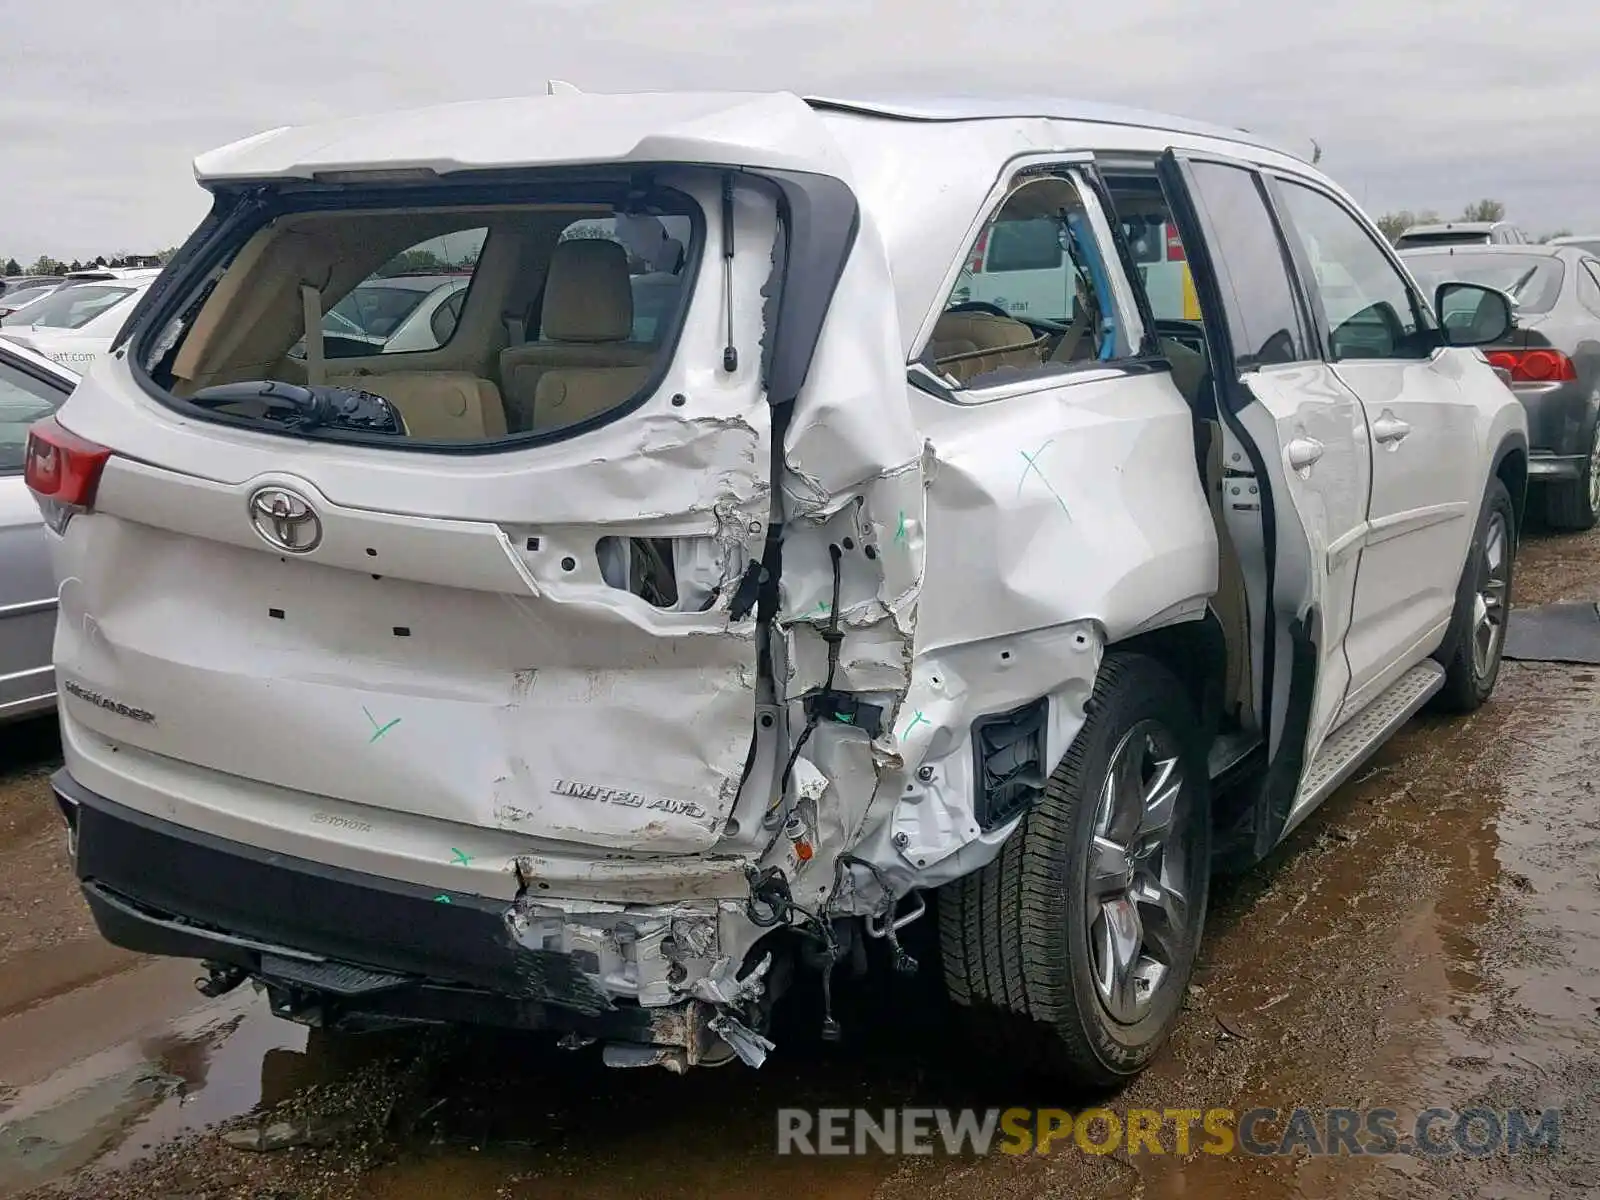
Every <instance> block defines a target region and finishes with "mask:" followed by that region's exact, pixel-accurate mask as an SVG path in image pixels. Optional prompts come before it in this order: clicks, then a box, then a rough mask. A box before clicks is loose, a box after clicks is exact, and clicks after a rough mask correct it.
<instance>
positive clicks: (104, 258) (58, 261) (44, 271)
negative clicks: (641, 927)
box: [0, 246, 178, 276]
mask: <svg viewBox="0 0 1600 1200" xmlns="http://www.w3.org/2000/svg"><path fill="white" fill-rule="evenodd" d="M177 251H178V248H177V247H176V246H169V247H167V248H166V249H165V250H157V251H156V252H155V253H154V254H129V253H127V252H126V251H123V252H122V253H120V254H112V255H105V254H102V255H99V256H98V257H96V258H91V259H89V260H88V261H86V262H85V261H81V260H79V259H76V258H75V259H73V260H72V261H71V262H68V261H67V260H66V259H64V258H53V257H51V256H50V255H48V254H41V255H40V256H39V257H38V258H36V259H34V260H33V262H32V264H30V265H29V266H26V267H24V266H23V265H22V264H21V263H19V262H18V261H17V260H16V259H15V258H10V257H7V258H5V259H4V260H3V266H0V271H3V272H4V273H5V274H6V275H7V276H11V275H65V274H66V273H67V272H68V271H91V270H94V269H95V268H96V267H108V268H110V267H161V266H165V265H166V263H167V260H168V259H170V258H171V257H172V256H173V255H174V254H176V253H177Z"/></svg>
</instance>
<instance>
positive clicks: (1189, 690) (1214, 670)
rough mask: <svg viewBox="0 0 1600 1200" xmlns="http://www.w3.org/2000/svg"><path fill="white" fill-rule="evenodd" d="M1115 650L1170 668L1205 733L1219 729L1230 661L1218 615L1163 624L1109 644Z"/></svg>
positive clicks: (1208, 613)
mask: <svg viewBox="0 0 1600 1200" xmlns="http://www.w3.org/2000/svg"><path fill="white" fill-rule="evenodd" d="M1113 651H1116V652H1121V653H1124V654H1142V655H1144V656H1146V657H1147V658H1153V659H1155V660H1156V661H1157V662H1159V663H1160V664H1161V665H1162V666H1164V667H1166V668H1167V670H1169V671H1171V672H1172V673H1173V674H1174V675H1175V676H1177V678H1178V679H1179V680H1180V681H1181V682H1182V683H1183V685H1184V690H1185V692H1186V694H1187V698H1188V700H1189V703H1190V704H1191V705H1192V706H1193V707H1194V711H1195V714H1196V715H1197V716H1198V717H1199V719H1200V729H1201V732H1202V734H1203V735H1204V736H1205V737H1206V738H1208V739H1209V737H1210V736H1211V735H1212V734H1214V733H1215V732H1216V726H1217V723H1218V721H1219V720H1220V718H1221V713H1222V685H1223V680H1224V678H1225V675H1226V671H1227V663H1228V647H1227V642H1226V640H1225V639H1224V637H1223V634H1222V624H1221V622H1219V621H1218V620H1217V618H1216V614H1214V613H1212V612H1211V611H1210V610H1209V609H1207V610H1206V615H1205V617H1204V618H1203V619H1201V620H1199V621H1181V622H1179V623H1177V624H1175V625H1163V626H1162V627H1161V628H1159V629H1151V630H1148V631H1146V632H1144V633H1140V634H1136V635H1135V636H1133V637H1130V638H1126V639H1124V640H1123V641H1120V642H1113V643H1111V644H1109V645H1108V646H1106V653H1107V654H1110V653H1112V652H1113Z"/></svg>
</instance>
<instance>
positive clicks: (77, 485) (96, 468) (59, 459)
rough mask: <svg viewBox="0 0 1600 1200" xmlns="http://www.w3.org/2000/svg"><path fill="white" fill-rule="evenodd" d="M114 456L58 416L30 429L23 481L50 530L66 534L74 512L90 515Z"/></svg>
mask: <svg viewBox="0 0 1600 1200" xmlns="http://www.w3.org/2000/svg"><path fill="white" fill-rule="evenodd" d="M110 457H111V451H110V450H107V449H106V448H105V447H104V446H100V445H96V444H95V443H94V442H91V441H87V440H85V439H84V438H81V437H79V436H78V435H77V434H75V433H69V432H68V431H67V430H66V429H63V428H62V427H61V423H60V422H59V421H57V420H56V419H55V418H54V417H46V418H45V419H44V420H42V421H40V422H38V423H37V424H35V425H34V426H33V427H32V428H31V429H29V430H28V449H27V452H26V454H24V456H23V466H22V473H23V478H24V479H25V480H26V481H27V484H28V489H29V490H30V491H31V492H33V494H34V496H35V497H36V498H37V499H38V501H39V510H40V511H41V512H42V513H43V514H44V519H45V522H46V524H48V525H49V526H50V528H52V529H54V530H55V531H56V532H57V533H60V532H62V531H63V530H64V529H66V527H67V522H68V521H69V520H71V519H72V514H73V513H78V512H86V511H88V509H89V508H90V506H91V505H93V504H94V493H95V489H96V488H98V487H99V486H100V474H101V472H102V471H104V470H105V466H106V459H108V458H110Z"/></svg>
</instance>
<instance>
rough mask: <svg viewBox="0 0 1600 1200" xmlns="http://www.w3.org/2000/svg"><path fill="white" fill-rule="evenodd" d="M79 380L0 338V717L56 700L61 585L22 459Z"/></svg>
mask: <svg viewBox="0 0 1600 1200" xmlns="http://www.w3.org/2000/svg"><path fill="white" fill-rule="evenodd" d="M77 383H78V376H77V375H75V374H73V373H72V372H71V371H69V370H67V369H65V368H64V367H60V366H57V365H56V364H55V363H54V362H51V361H50V360H49V359H48V358H45V357H44V356H43V355H40V354H35V353H34V352H33V351H31V350H28V349H26V348H25V347H22V346H14V345H8V344H7V343H5V342H4V341H0V723H3V722H6V721H10V720H13V719H15V718H17V717H23V716H27V715H29V714H31V713H36V712H45V711H48V710H49V709H50V708H51V707H52V706H53V705H54V704H55V699H56V682H55V669H54V667H53V666H52V665H51V649H52V645H53V643H54V641H55V627H56V586H55V579H54V577H53V576H52V574H51V571H50V559H49V555H48V553H47V551H46V547H45V540H44V521H43V519H42V518H41V517H40V515H39V506H38V504H37V503H36V502H35V501H34V498H33V494H32V493H31V492H29V491H28V489H27V487H26V486H25V485H24V484H23V481H22V465H23V451H24V449H25V448H26V446H27V442H28V427H29V426H30V425H32V424H33V423H34V422H35V421H37V420H39V419H40V418H42V417H47V416H49V415H50V414H51V413H53V412H55V410H56V409H57V408H59V407H60V406H61V404H62V402H63V401H64V400H66V398H67V396H68V395H69V394H71V392H72V389H73V388H74V387H76V386H77Z"/></svg>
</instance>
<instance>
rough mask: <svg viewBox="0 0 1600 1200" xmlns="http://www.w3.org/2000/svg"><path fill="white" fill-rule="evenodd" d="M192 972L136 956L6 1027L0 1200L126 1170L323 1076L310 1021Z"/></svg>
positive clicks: (1, 1042) (1, 1040) (1, 1044)
mask: <svg viewBox="0 0 1600 1200" xmlns="http://www.w3.org/2000/svg"><path fill="white" fill-rule="evenodd" d="M195 974H196V969H195V967H194V964H192V963H183V962H155V963H140V964H137V965H135V966H133V967H132V968H130V969H125V970H123V971H121V972H119V973H117V974H116V975H113V976H112V977H110V978H108V979H105V980H103V981H100V982H98V983H95V984H91V985H90V986H88V987H84V988H81V989H78V990H75V991H72V992H68V993H66V994H65V995H62V996H58V997H54V998H52V999H50V1000H47V1001H45V1002H43V1003H40V1004H38V1005H35V1006H33V1007H30V1008H27V1009H24V1010H23V1011H21V1012H19V1013H14V1014H12V1015H11V1016H9V1017H8V1018H6V1020H5V1021H4V1022H3V1023H0V1079H3V1080H5V1081H6V1091H5V1094H4V1096H3V1098H0V1196H8V1195H13V1194H15V1193H17V1192H19V1191H22V1190H24V1189H26V1188H28V1187H32V1186H35V1185H37V1184H40V1183H43V1182H48V1181H52V1180H57V1179H63V1178H66V1177H67V1176H68V1175H70V1174H71V1173H72V1172H74V1171H77V1170H79V1169H81V1168H83V1167H85V1166H88V1165H90V1164H93V1165H95V1166H96V1167H98V1168H102V1169H114V1168H117V1167H121V1166H126V1165H129V1164H131V1163H133V1162H135V1161H137V1160H138V1159H139V1158H140V1157H142V1156H143V1155H144V1154H145V1153H147V1152H148V1151H149V1150H150V1149H152V1148H153V1147H156V1146H159V1145H162V1144H164V1143H167V1142H170V1141H172V1140H173V1139H174V1138H178V1137H180V1136H182V1135H184V1134H187V1133H190V1132H192V1131H194V1130H198V1129H203V1128H205V1127H206V1126H209V1125H212V1124H214V1123H215V1122H218V1121H222V1120H225V1119H227V1118H231V1117H235V1116H238V1115H239V1114H241V1113H246V1112H249V1111H250V1110H251V1109H252V1108H254V1107H255V1106H256V1105H258V1104H260V1103H263V1102H265V1103H269V1104H270V1103H275V1102H276V1101H277V1100H280V1099H282V1098H283V1096H285V1095H287V1094H288V1093H289V1092H291V1091H293V1090H294V1089H295V1088H297V1087H299V1086H302V1085H303V1084H305V1083H306V1082H308V1081H309V1080H310V1079H312V1078H314V1077H315V1065H314V1064H313V1063H312V1062H311V1060H310V1059H309V1058H308V1057H307V1056H306V1055H305V1053H304V1050H305V1044H306V1031H305V1030H304V1029H301V1028H298V1027H296V1026H293V1025H289V1024H287V1023H284V1022H281V1021H277V1020H275V1019H274V1018H272V1017H271V1015H270V1014H268V1013H267V1012H266V1010H265V1007H264V1005H262V1004H260V1003H259V1002H258V1001H257V998H256V997H255V995H254V994H253V992H251V991H250V990H248V989H242V990H241V991H239V992H237V993H235V994H234V995H232V996H228V997H224V998H222V999H221V1000H218V1001H213V1002H205V1001H202V1000H201V998H200V997H199V996H198V995H197V994H196V992H195V990H194V985H193V979H194V976H195ZM197 1001H199V1002H198V1003H197Z"/></svg>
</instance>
